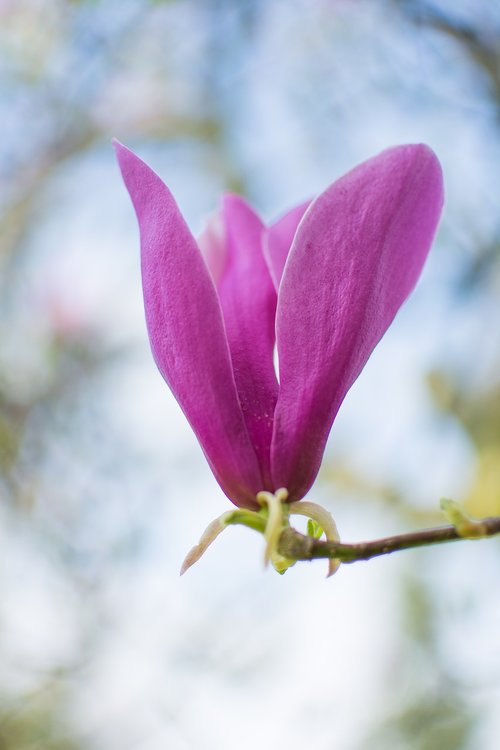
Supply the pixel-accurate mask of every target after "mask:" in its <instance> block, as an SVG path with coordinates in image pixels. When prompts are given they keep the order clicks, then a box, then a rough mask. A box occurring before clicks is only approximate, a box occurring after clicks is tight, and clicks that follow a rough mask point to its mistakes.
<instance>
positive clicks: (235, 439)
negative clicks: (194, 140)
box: [115, 143, 262, 507]
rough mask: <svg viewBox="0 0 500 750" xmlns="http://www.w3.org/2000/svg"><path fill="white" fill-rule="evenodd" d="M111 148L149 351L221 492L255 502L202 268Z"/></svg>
mask: <svg viewBox="0 0 500 750" xmlns="http://www.w3.org/2000/svg"><path fill="white" fill-rule="evenodd" d="M115 148H116V152H117V156H118V161H119V163H120V168H121V171H122V175H123V179H124V181H125V184H126V186H127V188H128V191H129V193H130V196H131V198H132V201H133V203H134V207H135V210H136V213H137V218H138V220H139V227H140V232H141V250H142V278H143V288H144V303H145V308H146V322H147V326H148V331H149V337H150V341H151V348H152V350H153V355H154V358H155V360H156V363H157V365H158V368H159V370H160V372H161V373H162V375H163V377H164V378H165V380H166V381H167V383H168V385H169V386H170V388H171V389H172V392H173V393H174V395H175V397H176V399H177V401H178V402H179V404H180V406H181V408H182V410H183V411H184V414H185V415H186V417H187V418H188V420H189V422H190V424H191V427H192V428H193V430H194V431H195V433H196V435H197V437H198V440H199V441H200V444H201V447H202V449H203V451H204V453H205V455H206V457H207V460H208V462H209V464H210V466H211V468H212V471H213V472H214V474H215V477H216V479H217V481H218V482H219V484H220V485H221V487H222V489H223V490H224V492H225V493H226V494H227V496H228V497H229V498H230V499H231V500H232V501H233V502H234V503H235V504H236V505H242V506H247V507H255V506H256V500H255V495H256V493H257V492H258V491H259V490H261V489H262V479H261V475H260V470H259V466H258V462H257V458H256V456H255V451H254V450H253V448H252V445H251V443H250V440H249V437H248V432H247V429H246V425H245V421H244V418H243V414H242V411H241V407H240V404H239V400H238V395H237V392H236V387H235V382H234V377H233V371H232V366H231V361H230V354H229V348H228V344H227V339H226V335H225V331H224V324H223V320H222V314H221V309H220V305H219V301H218V299H217V293H216V291H215V287H214V285H213V282H212V280H211V278H210V275H209V272H208V269H207V267H206V265H205V262H204V261H203V258H202V257H201V254H200V251H199V249H198V246H197V244H196V242H195V240H194V238H193V236H192V234H191V232H190V231H189V229H188V227H187V225H186V223H185V221H184V219H183V217H182V216H181V214H180V212H179V209H178V208H177V205H176V203H175V201H174V199H173V197H172V195H171V194H170V192H169V190H168V189H167V187H166V186H165V185H164V184H163V182H162V181H161V180H160V178H159V177H158V176H157V175H156V174H155V173H154V172H153V171H152V170H151V169H150V168H149V167H148V166H147V165H146V164H144V162H142V161H141V160H140V159H139V158H138V157H137V156H135V155H134V154H133V153H132V152H131V151H129V150H128V149H127V148H125V147H124V146H122V145H121V144H120V143H115Z"/></svg>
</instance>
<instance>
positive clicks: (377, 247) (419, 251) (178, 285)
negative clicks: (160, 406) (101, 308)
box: [115, 143, 443, 509]
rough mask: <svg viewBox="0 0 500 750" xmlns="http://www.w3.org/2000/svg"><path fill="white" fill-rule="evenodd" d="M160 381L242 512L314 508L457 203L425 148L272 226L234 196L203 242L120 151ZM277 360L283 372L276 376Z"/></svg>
mask: <svg viewBox="0 0 500 750" xmlns="http://www.w3.org/2000/svg"><path fill="white" fill-rule="evenodd" d="M115 147H116V150H117V156H118V160H119V163H120V167H121V171H122V174H123V178H124V181H125V184H126V186H127V188H128V191H129V193H130V196H131V198H132V201H133V204H134V207H135V210H136V213H137V217H138V221H139V227H140V234H141V248H142V276H143V287H144V302H145V309H146V321H147V326H148V331H149V337H150V341H151V348H152V351H153V355H154V358H155V360H156V363H157V365H158V368H159V370H160V372H161V374H162V375H163V377H164V378H165V380H166V382H167V383H168V385H169V386H170V388H171V390H172V392H173V394H174V396H175V397H176V399H177V401H178V402H179V404H180V406H181V408H182V410H183V412H184V414H185V415H186V417H187V419H188V420H189V422H190V424H191V427H192V428H193V430H194V432H195V433H196V436H197V438H198V440H199V442H200V445H201V447H202V449H203V452H204V454H205V456H206V458H207V461H208V463H209V464H210V467H211V469H212V471H213V473H214V475H215V477H216V479H217V481H218V483H219V484H220V486H221V487H222V489H223V491H224V492H225V493H226V495H227V496H228V497H229V499H230V500H231V501H232V502H233V503H234V504H235V505H237V506H239V507H240V508H247V509H258V508H259V502H258V500H257V499H256V498H257V496H258V494H259V493H260V492H261V491H263V490H264V491H266V492H267V493H276V492H277V491H279V490H281V488H286V494H284V493H283V492H281V494H280V495H279V497H280V500H285V499H286V500H287V501H289V502H291V503H293V502H297V501H301V500H302V498H304V496H305V495H306V493H307V492H308V490H309V489H310V487H311V486H312V484H313V482H314V480H315V478H316V475H317V473H318V470H319V467H320V463H321V460H322V456H323V452H324V449H325V444H326V441H327V438H328V435H329V432H330V429H331V426H332V423H333V420H334V419H335V416H336V414H337V412H338V410H339V408H340V405H341V404H342V401H343V400H344V397H345V395H346V393H347V391H348V390H349V388H350V387H351V385H352V384H353V383H354V381H355V380H356V378H357V377H358V375H359V373H360V372H361V370H362V368H363V366H364V365H365V363H366V361H367V359H368V357H369V356H370V354H371V352H372V351H373V349H374V347H375V346H376V345H377V343H378V342H379V340H380V338H381V337H382V336H383V334H384V332H385V331H386V330H387V328H388V326H389V325H390V324H391V322H392V320H393V318H394V316H395V314H396V312H397V311H398V309H399V307H400V306H401V304H402V303H403V302H404V300H405V299H406V298H407V296H408V295H409V293H410V292H411V291H412V289H413V287H414V286H415V283H416V281H417V279H418V277H419V275H420V272H421V270H422V266H423V264H424V261H425V258H426V256H427V253H428V251H429V248H430V245H431V242H432V239H433V237H434V233H435V231H436V227H437V223H438V219H439V215H440V212H441V208H442V203H443V185H442V175H441V169H440V166H439V163H438V161H437V158H436V156H435V155H434V153H433V152H432V151H431V150H430V149H429V148H428V147H427V146H424V145H407V146H399V147H396V148H392V149H389V150H387V151H384V152H383V153H381V154H379V155H378V156H376V157H374V158H372V159H370V160H368V161H366V162H364V163H363V164H361V165H359V166H358V167H356V168H355V169H353V170H352V171H351V172H349V173H348V174H346V175H345V176H343V177H341V178H340V179H339V180H337V181H336V182H334V183H333V184H332V185H330V187H328V188H327V189H326V190H325V191H324V192H323V193H321V194H320V195H319V196H318V197H317V198H316V199H314V200H313V201H311V202H309V203H304V204H302V205H300V206H298V207H296V208H293V209H292V210H291V211H290V212H289V213H287V214H285V215H284V216H283V217H282V218H281V219H279V220H278V221H277V222H275V223H273V224H271V225H266V224H264V223H263V221H262V220H261V219H260V217H259V216H258V215H257V213H256V212H255V211H254V210H253V209H252V208H251V207H250V206H249V205H248V203H247V202H246V201H245V200H244V199H243V198H241V197H239V196H237V195H226V196H224V198H223V200H222V205H221V209H220V212H219V214H218V215H217V217H216V218H215V219H213V220H212V221H211V223H210V224H209V226H208V227H207V229H206V230H205V232H204V233H203V235H202V236H201V237H200V238H199V240H198V242H197V241H196V239H195V238H194V237H193V235H192V234H191V232H190V230H189V228H188V227H187V225H186V222H185V220H184V219H183V217H182V215H181V213H180V211H179V209H178V207H177V204H176V202H175V200H174V198H173V197H172V195H171V193H170V192H169V190H168V188H167V187H166V186H165V184H164V183H163V182H162V181H161V179H160V178H159V177H158V176H157V175H156V174H155V173H154V172H153V171H152V170H151V169H150V168H149V167H148V166H147V165H146V164H145V163H144V162H143V161H141V160H140V159H139V158H138V157H137V156H135V155H134V154H133V153H132V152H131V151H129V150H128V149H127V148H125V147H124V146H122V145H121V144H119V143H115ZM275 346H276V349H277V360H278V367H277V369H278V374H277V373H276V368H275V364H274V357H273V355H274V350H275Z"/></svg>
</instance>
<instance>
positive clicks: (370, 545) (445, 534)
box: [278, 516, 500, 563]
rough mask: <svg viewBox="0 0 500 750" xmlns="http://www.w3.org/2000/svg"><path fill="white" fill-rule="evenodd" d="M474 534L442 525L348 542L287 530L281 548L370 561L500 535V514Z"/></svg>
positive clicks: (304, 556) (295, 555)
mask: <svg viewBox="0 0 500 750" xmlns="http://www.w3.org/2000/svg"><path fill="white" fill-rule="evenodd" d="M477 524H480V529H479V526H477V527H475V530H474V533H471V534H464V533H460V531H459V530H457V528H456V527H455V526H452V525H449V526H439V527H437V528H433V529H422V530H421V531H410V532H409V533H406V534H398V535H396V536H388V537H385V538H383V539H375V540H373V541H370V542H356V543H354V544H344V543H341V542H335V541H322V540H321V539H315V538H314V537H312V536H305V535H304V534H301V533H299V532H298V531H296V530H295V529H292V528H287V529H284V530H283V532H282V534H281V537H280V540H279V544H278V551H279V553H280V554H281V555H283V556H284V557H287V558H290V559H292V560H316V559H320V558H335V559H336V560H340V562H343V563H353V562H357V561H358V560H370V559H371V558H372V557H379V556H380V555H390V554H391V553H392V552H399V551H401V550H404V549H415V548H416V547H427V546H430V545H433V544H443V543H446V542H456V541H459V540H461V539H462V540H463V539H485V538H487V537H491V536H495V535H496V534H500V517H498V516H495V517H492V518H483V519H482V520H481V521H478V522H477Z"/></svg>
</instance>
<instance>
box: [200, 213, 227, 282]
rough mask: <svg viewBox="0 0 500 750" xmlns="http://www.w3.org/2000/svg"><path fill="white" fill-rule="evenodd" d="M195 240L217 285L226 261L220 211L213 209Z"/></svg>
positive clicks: (224, 229)
mask: <svg viewBox="0 0 500 750" xmlns="http://www.w3.org/2000/svg"><path fill="white" fill-rule="evenodd" d="M197 242H198V247H199V248H200V250H201V254H202V255H203V257H204V259H205V263H206V264H207V266H208V270H209V271H210V275H211V276H212V279H213V280H214V283H215V284H216V285H217V284H218V283H219V281H220V279H221V276H222V274H223V273H224V268H225V266H226V261H227V252H226V228H225V224H224V219H223V217H222V214H221V212H220V211H215V212H214V213H213V214H211V215H210V216H209V217H208V218H207V221H206V224H205V227H204V228H203V230H202V231H201V232H200V234H199V235H198V237H197Z"/></svg>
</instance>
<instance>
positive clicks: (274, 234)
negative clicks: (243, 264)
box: [264, 201, 311, 290]
mask: <svg viewBox="0 0 500 750" xmlns="http://www.w3.org/2000/svg"><path fill="white" fill-rule="evenodd" d="M310 205H311V201H306V202H305V203H301V204H300V206H295V208H292V210H291V211H288V213H286V214H285V215H284V216H282V217H281V219H278V221H275V222H274V224H271V226H270V227H269V229H268V231H267V233H266V235H265V239H264V257H265V259H266V263H267V265H268V267H269V273H270V274H271V278H272V280H273V284H274V286H275V289H276V290H277V289H279V285H280V282H281V277H282V275H283V268H284V267H285V263H286V259H287V257H288V253H289V251H290V248H291V246H292V242H293V238H294V237H295V232H296V231H297V227H298V225H299V222H300V220H301V219H302V217H303V216H304V213H305V211H306V209H307V208H308V207H309V206H310Z"/></svg>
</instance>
